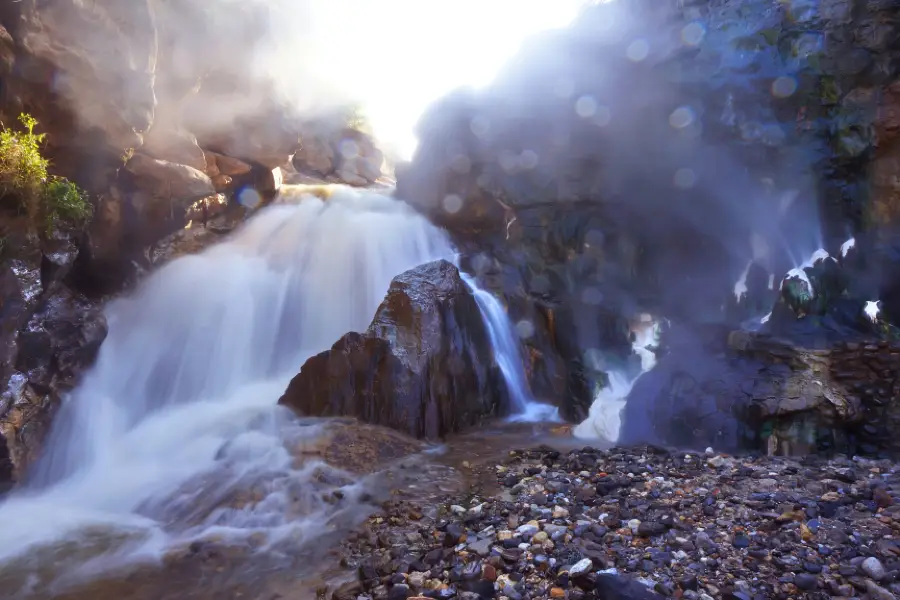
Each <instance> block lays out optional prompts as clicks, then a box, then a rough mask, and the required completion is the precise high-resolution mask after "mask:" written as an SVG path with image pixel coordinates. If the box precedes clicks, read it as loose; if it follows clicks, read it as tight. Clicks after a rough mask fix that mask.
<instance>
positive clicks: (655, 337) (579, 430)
mask: <svg viewBox="0 0 900 600" xmlns="http://www.w3.org/2000/svg"><path fill="white" fill-rule="evenodd" d="M642 317H644V315H642ZM632 332H633V333H634V336H635V338H634V342H633V343H632V345H631V348H632V350H633V351H634V353H635V354H637V355H638V356H639V357H640V359H641V370H640V373H638V375H637V376H636V377H629V376H628V374H627V373H623V372H620V371H611V372H610V373H609V374H608V376H609V385H607V386H606V387H604V388H602V389H600V390H598V391H597V393H596V395H595V396H594V402H593V403H592V404H591V409H590V411H589V412H588V417H587V419H585V420H584V421H582V422H581V423H580V424H579V425H578V426H577V427H576V428H575V430H574V431H573V432H572V433H573V435H574V436H575V437H577V438H581V439H598V438H599V439H601V440H604V441H607V442H610V443H615V442H616V441H618V439H619V431H620V430H621V427H622V409H623V408H625V402H626V400H627V399H628V394H629V393H631V388H632V387H634V383H635V382H636V381H637V380H638V378H639V377H640V376H641V375H643V374H644V373H646V372H647V371H649V370H650V369H652V368H653V367H655V366H656V355H655V354H654V353H653V352H652V351H651V350H649V349H648V346H652V345H654V344H656V342H657V341H659V324H658V323H656V322H654V321H652V320H650V319H646V318H642V320H641V322H639V323H638V324H637V325H636V326H633V327H632Z"/></svg>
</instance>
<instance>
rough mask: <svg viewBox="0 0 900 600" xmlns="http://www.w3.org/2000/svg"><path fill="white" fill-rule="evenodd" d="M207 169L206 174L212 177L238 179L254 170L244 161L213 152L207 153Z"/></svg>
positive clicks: (208, 151)
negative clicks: (219, 176)
mask: <svg viewBox="0 0 900 600" xmlns="http://www.w3.org/2000/svg"><path fill="white" fill-rule="evenodd" d="M206 159H207V169H206V172H207V174H209V176H210V177H215V176H216V175H227V176H228V177H237V176H239V175H246V174H247V173H249V172H250V170H251V169H252V168H253V167H251V166H250V165H248V164H247V163H245V162H244V161H242V160H240V159H237V158H233V157H231V156H225V155H224V154H218V153H216V152H213V151H211V150H207V151H206Z"/></svg>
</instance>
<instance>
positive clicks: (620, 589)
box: [596, 573, 663, 600]
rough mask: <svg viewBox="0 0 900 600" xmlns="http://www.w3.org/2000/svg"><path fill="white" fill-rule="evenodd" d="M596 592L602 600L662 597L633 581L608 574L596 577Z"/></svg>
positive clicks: (650, 599) (647, 599)
mask: <svg viewBox="0 0 900 600" xmlns="http://www.w3.org/2000/svg"><path fill="white" fill-rule="evenodd" d="M596 591H597V594H598V596H599V597H600V598H603V599H604V600H653V599H654V598H662V597H663V596H661V595H660V594H656V593H654V592H652V591H650V590H649V589H647V586H645V585H643V584H641V583H639V582H637V581H635V580H633V579H629V578H627V577H623V576H621V575H611V574H608V573H601V574H600V575H598V576H597V583H596Z"/></svg>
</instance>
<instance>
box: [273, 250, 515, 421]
mask: <svg viewBox="0 0 900 600" xmlns="http://www.w3.org/2000/svg"><path fill="white" fill-rule="evenodd" d="M279 403H280V404H284V405H287V406H289V407H291V408H292V409H294V410H296V411H297V412H299V413H301V414H304V415H310V416H336V415H344V416H355V417H358V418H360V419H362V420H364V421H367V422H370V423H374V424H378V425H385V426H388V427H392V428H394V429H398V430H400V431H403V432H405V433H408V434H410V435H413V436H415V437H424V438H439V437H441V436H443V435H445V434H448V433H451V432H454V431H459V430H460V429H463V428H465V427H469V426H472V425H475V424H477V423H479V422H481V421H483V420H484V419H487V418H490V417H496V416H498V415H500V414H502V413H503V412H504V411H505V410H506V409H507V408H508V403H507V397H506V389H505V385H504V383H503V379H502V376H501V374H500V371H499V369H498V368H497V367H496V365H495V363H494V360H493V349H492V348H491V344H490V340H489V337H488V334H487V331H486V329H485V326H484V323H483V321H482V319H481V313H480V311H479V309H478V305H477V304H476V302H475V299H474V297H473V296H472V293H471V291H470V290H469V289H468V287H467V286H466V284H465V283H464V282H463V281H462V279H461V278H460V276H459V272H458V271H457V269H456V267H454V266H453V265H452V264H450V263H449V262H447V261H437V262H432V263H428V264H426V265H422V266H420V267H416V268H414V269H412V270H410V271H407V272H406V273H403V274H402V275H399V276H397V277H396V278H394V280H393V282H392V283H391V287H390V289H389V290H388V293H387V296H386V297H385V299H384V302H382V304H381V306H380V307H379V308H378V311H377V312H376V314H375V318H374V319H373V320H372V324H371V325H370V326H369V329H368V330H367V331H366V332H365V333H348V334H347V335H345V336H344V337H342V338H341V339H340V340H338V341H337V343H335V345H334V346H333V347H332V348H331V349H330V350H327V351H325V352H322V353H321V354H318V355H316V356H314V357H312V358H310V359H309V360H308V361H307V362H306V364H304V365H303V368H302V369H301V370H300V373H299V374H298V375H297V376H296V377H294V379H293V380H292V381H291V383H290V385H289V386H288V388H287V390H286V391H285V393H284V395H283V396H282V397H281V399H280V400H279Z"/></svg>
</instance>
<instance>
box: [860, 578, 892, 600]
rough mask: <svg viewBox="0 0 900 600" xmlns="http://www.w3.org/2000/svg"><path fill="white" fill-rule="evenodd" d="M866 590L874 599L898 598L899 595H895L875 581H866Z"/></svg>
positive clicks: (889, 599)
mask: <svg viewBox="0 0 900 600" xmlns="http://www.w3.org/2000/svg"><path fill="white" fill-rule="evenodd" d="M865 585H866V592H868V594H869V597H870V598H872V600H896V599H897V596H895V595H894V594H893V593H891V592H890V591H888V590H886V589H884V588H883V587H881V586H879V585H878V584H876V583H875V582H873V581H866V583H865Z"/></svg>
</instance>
